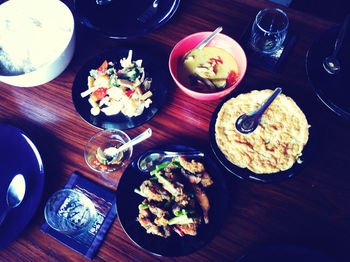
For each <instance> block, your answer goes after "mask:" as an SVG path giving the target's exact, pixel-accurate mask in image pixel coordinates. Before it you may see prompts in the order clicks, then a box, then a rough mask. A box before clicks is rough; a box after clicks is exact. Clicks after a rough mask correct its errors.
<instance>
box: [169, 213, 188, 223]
mask: <svg viewBox="0 0 350 262" xmlns="http://www.w3.org/2000/svg"><path fill="white" fill-rule="evenodd" d="M193 222H194V220H193V218H191V217H188V216H187V215H182V216H178V217H173V218H171V219H170V220H169V222H168V225H175V224H176V225H183V224H189V223H193Z"/></svg>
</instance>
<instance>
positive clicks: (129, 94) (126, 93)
mask: <svg viewBox="0 0 350 262" xmlns="http://www.w3.org/2000/svg"><path fill="white" fill-rule="evenodd" d="M133 93H135V90H129V91H126V92H125V95H126V96H127V97H130V96H131V95H132V94H133Z"/></svg>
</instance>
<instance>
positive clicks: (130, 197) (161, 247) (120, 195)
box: [117, 145, 228, 257]
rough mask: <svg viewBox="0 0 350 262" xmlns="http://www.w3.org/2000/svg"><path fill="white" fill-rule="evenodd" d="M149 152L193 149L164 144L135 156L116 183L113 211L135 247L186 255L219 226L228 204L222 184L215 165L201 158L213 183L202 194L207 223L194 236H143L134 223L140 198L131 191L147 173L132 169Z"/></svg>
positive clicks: (165, 253)
mask: <svg viewBox="0 0 350 262" xmlns="http://www.w3.org/2000/svg"><path fill="white" fill-rule="evenodd" d="M152 150H169V151H193V150H195V149H194V148H191V147H187V146H183V145H164V146H160V147H157V148H153V149H150V150H147V151H146V152H145V153H143V154H141V155H140V156H139V157H137V158H136V159H135V160H134V161H133V162H132V163H131V164H130V165H129V166H128V167H127V169H126V170H125V172H124V174H123V176H122V177H121V179H120V181H119V184H118V190H117V211H118V218H119V221H120V224H121V225H122V227H123V229H124V231H125V232H126V234H127V235H128V236H129V238H130V239H131V240H132V241H133V242H134V243H135V244H136V245H138V246H139V247H141V248H142V249H144V250H146V251H148V252H150V253H152V254H155V255H160V256H167V257H178V256H183V255H187V254H190V253H192V252H195V251H196V250H198V249H200V248H202V247H203V246H205V245H206V244H207V243H208V242H209V241H211V240H212V239H213V238H214V236H215V235H216V234H217V233H218V231H219V229H220V227H221V225H222V224H223V221H224V219H225V216H226V211H227V205H228V191H227V187H226V182H225V180H224V178H223V176H222V173H221V170H220V169H219V167H218V166H217V165H216V164H215V162H214V161H212V160H211V159H210V158H209V157H207V156H205V157H204V162H205V165H206V168H207V169H208V172H209V174H210V175H211V176H212V178H213V181H214V184H213V185H212V186H210V187H209V188H208V189H207V191H206V192H207V195H208V198H209V201H210V203H211V208H210V211H209V219H210V222H209V224H207V225H206V224H202V225H200V227H199V229H198V234H197V236H184V237H180V236H178V235H177V234H176V233H175V232H173V234H172V235H171V236H170V237H168V238H162V237H159V236H154V235H150V234H147V233H146V231H145V229H144V228H143V227H141V225H140V224H139V222H137V221H136V218H137V216H138V205H139V204H140V203H141V202H142V200H143V198H142V197H141V196H139V195H138V194H136V193H135V192H134V189H135V188H139V187H140V185H141V184H142V182H143V181H144V180H146V179H147V178H149V174H147V173H142V172H140V171H139V170H138V169H137V167H136V166H137V161H138V159H139V158H140V157H142V156H143V155H144V154H147V153H148V152H150V151H152Z"/></svg>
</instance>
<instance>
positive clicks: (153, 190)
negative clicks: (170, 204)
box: [140, 180, 171, 202]
mask: <svg viewBox="0 0 350 262" xmlns="http://www.w3.org/2000/svg"><path fill="white" fill-rule="evenodd" d="M140 191H141V193H142V194H143V195H144V196H146V197H147V198H148V199H149V200H154V201H159V202H161V201H163V200H167V201H170V199H171V196H170V194H169V193H168V192H167V191H166V190H164V189H163V188H162V187H161V186H160V185H159V184H158V183H157V182H155V181H151V180H145V181H143V183H142V184H141V186H140Z"/></svg>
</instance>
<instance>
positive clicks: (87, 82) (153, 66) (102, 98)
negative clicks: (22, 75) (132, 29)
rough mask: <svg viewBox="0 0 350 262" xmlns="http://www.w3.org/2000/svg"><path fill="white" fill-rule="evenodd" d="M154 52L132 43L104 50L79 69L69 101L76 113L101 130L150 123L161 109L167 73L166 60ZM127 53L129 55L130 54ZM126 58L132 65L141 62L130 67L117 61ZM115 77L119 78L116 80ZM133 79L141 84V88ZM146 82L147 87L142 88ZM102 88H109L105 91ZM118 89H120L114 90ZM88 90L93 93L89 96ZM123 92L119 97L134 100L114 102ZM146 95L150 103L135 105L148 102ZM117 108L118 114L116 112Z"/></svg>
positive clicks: (167, 77) (167, 82)
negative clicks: (143, 100)
mask: <svg viewBox="0 0 350 262" xmlns="http://www.w3.org/2000/svg"><path fill="white" fill-rule="evenodd" d="M155 49H156V47H151V46H146V45H145V46H143V47H140V46H137V45H135V44H131V45H128V46H127V47H118V48H115V49H111V50H107V51H105V52H103V53H101V54H99V55H97V56H96V57H94V58H92V59H91V60H90V61H88V62H87V63H86V64H85V65H84V66H83V67H82V68H81V69H80V70H79V72H78V74H77V75H76V78H75V80H74V82H73V87H72V100H73V104H74V106H75V109H76V111H77V112H78V114H79V115H80V116H81V117H82V118H83V119H84V120H85V121H86V122H88V123H89V124H91V125H93V126H95V127H98V128H101V129H109V128H113V129H119V130H127V129H131V128H134V127H137V126H140V125H142V124H144V123H145V122H147V121H149V120H150V119H151V118H152V117H153V116H154V115H155V114H156V113H157V112H158V111H159V110H160V109H161V107H162V106H163V104H164V102H165V100H166V95H167V91H168V86H169V72H167V71H166V68H167V62H168V61H167V60H166V59H164V57H165V56H164V57H162V54H161V53H160V52H159V50H155ZM130 50H132V55H129V54H130ZM129 57H130V58H131V59H132V61H131V62H132V63H133V64H134V62H136V61H140V62H141V61H142V63H140V64H139V65H137V64H135V66H134V67H132V68H128V66H127V65H124V64H123V65H124V66H122V65H121V63H120V61H121V60H128V58H129ZM141 65H142V66H141ZM139 70H142V72H139ZM116 76H118V77H117V78H118V79H115V78H116ZM135 77H136V78H135ZM134 78H135V79H134ZM136 79H138V81H141V82H140V83H139V84H140V85H138V84H137V83H136V82H138V81H136ZM150 79H151V81H150ZM146 80H147V81H146ZM148 82H149V84H147V86H148V85H149V86H148V87H147V88H145V84H146V83H148ZM134 84H135V86H134ZM104 85H107V86H108V87H109V88H104ZM89 86H90V87H89ZM119 86H120V87H122V88H116V87H119ZM127 86H128V87H127ZM89 89H90V90H93V92H92V93H91V94H90V92H89ZM95 89H96V90H95ZM122 89H123V92H122V93H123V94H124V96H121V97H124V98H125V96H127V97H129V98H132V97H133V96H135V99H125V101H126V103H119V104H118V103H114V102H115V101H116V99H115V97H114V96H115V95H116V96H118V95H117V94H118V91H120V90H122ZM146 89H147V90H146ZM140 90H141V91H140ZM107 91H108V92H107ZM85 92H86V93H85ZM94 92H95V93H94ZM119 93H120V92H119ZM113 94H114V95H113ZM148 95H151V96H150V98H151V100H149V101H148V102H147V106H145V105H146V104H145V105H144V104H143V103H141V104H140V105H138V104H139V101H141V100H142V99H146V100H147V98H148V97H147V96H148ZM82 96H83V97H82ZM143 96H146V97H143ZM141 97H142V99H141ZM146 100H145V102H144V103H146ZM113 101H114V102H113ZM135 101H138V102H137V103H136V102H135ZM122 104H123V106H121V105H122ZM118 107H120V108H119V109H120V111H121V112H120V113H117V112H118V110H119V109H118ZM141 109H142V110H141ZM100 111H101V112H100ZM141 111H142V112H141ZM123 112H124V113H123Z"/></svg>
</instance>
